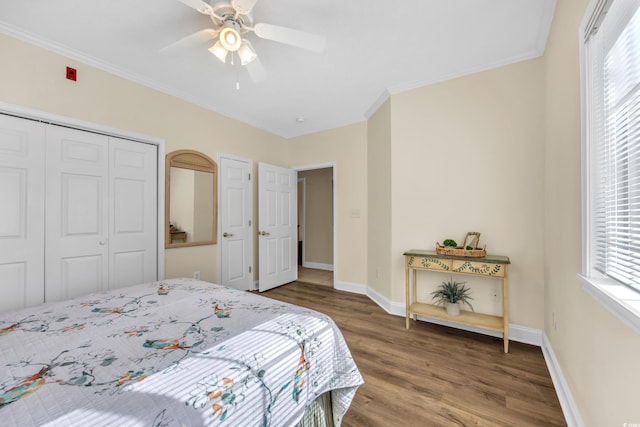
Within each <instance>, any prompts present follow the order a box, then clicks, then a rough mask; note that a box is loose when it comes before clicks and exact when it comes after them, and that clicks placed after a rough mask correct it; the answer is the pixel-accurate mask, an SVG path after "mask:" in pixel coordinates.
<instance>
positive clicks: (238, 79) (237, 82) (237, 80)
mask: <svg viewBox="0 0 640 427" xmlns="http://www.w3.org/2000/svg"><path fill="white" fill-rule="evenodd" d="M236 90H240V67H236Z"/></svg>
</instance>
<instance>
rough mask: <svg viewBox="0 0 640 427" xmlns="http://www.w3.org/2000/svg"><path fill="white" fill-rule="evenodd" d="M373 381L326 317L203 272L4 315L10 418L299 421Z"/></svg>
mask: <svg viewBox="0 0 640 427" xmlns="http://www.w3.org/2000/svg"><path fill="white" fill-rule="evenodd" d="M362 382H363V381H362V377H361V375H360V373H359V371H358V369H357V367H356V365H355V363H354V361H353V358H352V357H351V353H350V352H349V349H348V348H347V345H346V343H345V341H344V338H343V337H342V334H341V333H340V331H339V330H338V328H337V326H336V325H335V324H334V323H333V321H332V320H331V319H330V318H329V317H327V316H325V315H323V314H321V313H318V312H315V311H312V310H308V309H305V308H302V307H298V306H294V305H291V304H286V303H282V302H279V301H274V300H271V299H268V298H265V297H262V296H259V295H255V294H251V293H248V292H242V291H237V290H235V289H230V288H227V287H224V286H219V285H214V284H211V283H207V282H202V281H199V280H192V279H173V280H165V281H160V282H154V283H148V284H143V285H138V286H133V287H130V288H124V289H117V290H113V291H109V292H105V293H97V294H91V295H87V296H83V297H79V298H75V299H73V300H69V301H62V302H55V303H48V304H45V305H42V306H39V307H32V308H27V309H23V310H19V311H13V312H8V313H0V420H1V421H0V423H1V424H2V425H16V426H29V425H47V426H53V425H62V426H72V425H83V426H84V425H91V426H97V425H105V426H106V425H109V426H125V425H126V426H180V427H182V426H243V427H244V426H265V427H266V426H278V427H280V426H292V425H295V424H296V422H297V421H298V420H300V418H301V417H302V415H303V412H304V410H305V407H306V406H307V405H308V404H309V403H310V402H312V401H313V400H314V399H315V398H316V397H318V396H319V395H321V394H323V393H324V392H327V391H329V390H333V392H332V404H333V418H334V423H335V424H336V425H338V426H339V425H340V422H341V419H342V416H343V415H344V414H345V412H346V411H347V409H348V407H349V405H350V403H351V400H352V399H353V396H354V395H355V392H356V390H357V388H358V386H359V385H360V384H362Z"/></svg>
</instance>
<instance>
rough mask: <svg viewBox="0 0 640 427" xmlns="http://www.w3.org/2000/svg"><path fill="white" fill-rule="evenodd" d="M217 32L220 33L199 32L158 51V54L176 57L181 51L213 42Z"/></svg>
mask: <svg viewBox="0 0 640 427" xmlns="http://www.w3.org/2000/svg"><path fill="white" fill-rule="evenodd" d="M219 32H220V31H216V30H213V29H211V28H207V29H205V30H200V31H198V32H195V33H193V34H190V35H188V36H187V37H184V38H181V39H180V40H178V41H176V42H173V43H171V44H170V45H167V46H165V47H163V48H162V49H160V53H161V54H163V55H176V54H178V53H180V51H182V50H185V49H188V48H190V47H192V46H196V45H199V44H204V43H207V42H209V41H211V40H213V39H214V38H216V37H217V36H218V33H219Z"/></svg>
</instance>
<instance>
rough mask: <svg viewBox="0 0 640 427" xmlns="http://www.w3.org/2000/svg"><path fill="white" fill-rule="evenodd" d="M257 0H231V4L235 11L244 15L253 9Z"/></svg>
mask: <svg viewBox="0 0 640 427" xmlns="http://www.w3.org/2000/svg"><path fill="white" fill-rule="evenodd" d="M257 1H258V0H231V6H233V8H234V9H235V10H236V12H238V13H240V14H242V15H246V14H248V13H249V12H251V9H253V6H255V5H256V2H257Z"/></svg>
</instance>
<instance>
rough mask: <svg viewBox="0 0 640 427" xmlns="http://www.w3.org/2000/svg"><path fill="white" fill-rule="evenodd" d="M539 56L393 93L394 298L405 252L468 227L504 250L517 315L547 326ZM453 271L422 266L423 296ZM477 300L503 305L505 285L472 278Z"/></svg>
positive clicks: (484, 306)
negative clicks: (499, 293) (426, 270)
mask: <svg viewBox="0 0 640 427" xmlns="http://www.w3.org/2000/svg"><path fill="white" fill-rule="evenodd" d="M542 83H543V81H542V60H541V59H536V60H530V61H525V62H520V63H517V64H514V65H510V66H505V67H501V68H498V69H494V70H490V71H485V72H482V73H477V74H473V75H470V76H466V77H462V78H458V79H454V80H450V81H446V82H443V83H439V84H434V85H431V86H426V87H423V88H420V89H416V90H412V91H410V92H405V93H402V94H399V95H394V96H392V97H391V176H392V184H391V195H392V196H391V197H392V198H391V203H390V205H391V207H392V215H391V216H392V221H391V228H392V232H391V236H392V242H391V268H392V273H391V278H392V281H391V286H392V288H391V299H392V300H393V301H402V299H403V298H404V264H403V261H404V260H403V257H402V253H403V252H404V251H406V250H408V249H431V250H433V249H434V247H435V243H436V241H439V242H440V243H442V242H443V241H444V239H447V238H452V239H454V240H456V241H457V242H458V243H459V244H462V241H463V239H464V236H465V234H466V233H467V232H468V231H478V232H481V233H482V234H481V236H480V244H481V245H486V246H487V251H488V252H489V253H492V254H498V255H507V256H509V258H510V259H511V263H512V265H511V266H510V267H509V277H510V281H509V285H510V287H509V292H510V309H511V318H510V322H511V323H513V324H516V325H520V326H527V327H531V328H537V329H542V327H543V324H544V322H543V311H544V307H543V304H544V300H543V295H544V293H543V287H544V276H543V248H544V244H543V239H542V234H543V233H542V227H543V206H542V202H543V185H542V183H543V181H542V174H543V147H544V143H543V127H542V117H543V116H542V105H543V93H544V91H543V84H542ZM446 277H448V276H440V277H438V276H437V275H433V274H426V273H425V274H424V276H423V277H422V276H421V277H419V279H418V280H419V282H420V283H423V285H421V286H420V288H421V290H419V291H418V292H419V293H418V296H419V298H421V299H423V300H427V301H429V300H430V296H429V293H430V292H431V291H432V290H433V289H434V288H435V286H436V285H437V284H438V283H439V282H440V281H442V280H444V279H445V278H446ZM465 280H466V281H467V283H468V284H469V285H470V286H471V287H472V289H473V298H474V307H475V308H476V309H477V310H480V311H488V312H490V313H491V312H495V313H500V311H501V306H500V299H499V298H495V297H494V292H495V291H496V290H498V289H499V285H500V283H499V282H498V281H495V280H490V279H477V278H465Z"/></svg>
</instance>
